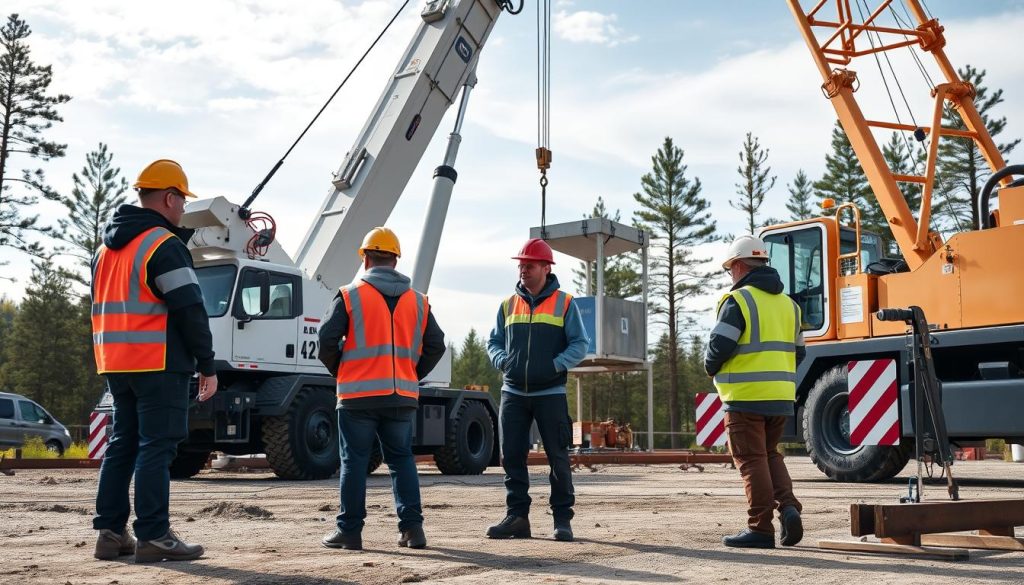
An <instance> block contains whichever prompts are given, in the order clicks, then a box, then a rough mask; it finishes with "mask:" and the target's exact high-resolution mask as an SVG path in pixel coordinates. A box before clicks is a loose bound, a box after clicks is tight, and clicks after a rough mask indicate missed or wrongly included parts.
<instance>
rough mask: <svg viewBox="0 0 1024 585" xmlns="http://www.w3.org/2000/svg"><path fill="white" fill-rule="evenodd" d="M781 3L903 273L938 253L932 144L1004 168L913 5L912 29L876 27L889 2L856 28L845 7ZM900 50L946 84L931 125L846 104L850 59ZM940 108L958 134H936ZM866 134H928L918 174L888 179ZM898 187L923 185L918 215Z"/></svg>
mask: <svg viewBox="0 0 1024 585" xmlns="http://www.w3.org/2000/svg"><path fill="white" fill-rule="evenodd" d="M787 1H788V2H789V8H790V10H791V11H792V12H793V16H794V18H795V19H796V22H797V26H798V27H799V28H800V32H801V34H803V37H804V40H805V41H806V42H807V47H808V48H809V49H810V50H811V56H812V57H813V59H814V62H815V64H816V65H817V67H818V71H819V73H821V76H822V80H823V81H824V83H823V84H822V90H823V92H824V93H825V96H826V97H827V98H828V99H829V100H830V101H831V102H832V105H833V106H834V107H835V109H836V114H837V115H838V116H839V122H840V124H842V126H843V130H845V131H846V135H847V137H848V138H849V140H850V144H851V145H852V146H853V150H854V152H856V153H857V158H858V159H860V164H861V166H862V167H863V168H864V174H865V175H866V176H867V179H868V183H869V184H870V185H871V189H872V191H873V192H874V194H875V198H876V199H878V204H879V206H880V207H881V208H882V211H883V212H884V213H885V217H886V220H887V221H888V222H889V229H890V230H891V231H892V234H893V237H894V238H895V240H896V243H897V244H898V245H899V247H900V250H901V251H902V253H903V256H904V258H905V259H906V261H907V264H908V265H909V266H910V269H911V270H914V269H916V268H917V267H918V266H920V265H921V264H923V263H924V262H925V260H927V259H928V258H929V257H930V256H931V255H932V254H934V253H935V251H936V250H938V249H939V248H941V246H942V240H941V237H940V236H939V235H938V234H937V233H935V232H933V231H930V229H929V224H930V220H931V197H932V192H933V186H934V182H935V168H936V161H937V159H938V140H939V139H941V138H943V137H953V138H956V139H965V138H970V139H972V140H974V141H975V142H976V143H977V144H978V148H979V149H980V150H981V152H982V153H983V155H984V157H985V160H986V161H988V164H989V166H990V167H991V169H992V171H993V172H995V171H997V170H999V169H1001V168H1003V167H1004V166H1005V165H1006V163H1005V162H1004V161H1003V158H1002V155H1001V154H1000V153H999V149H998V148H997V147H996V145H995V142H993V140H992V137H991V136H990V135H989V134H988V130H987V129H986V128H985V124H984V122H983V121H982V119H981V117H980V116H979V115H978V112H977V110H976V109H975V107H974V101H973V100H974V88H973V87H972V86H971V85H970V84H968V83H965V82H964V81H962V80H961V79H960V78H959V75H958V74H957V72H956V69H955V68H954V67H953V66H952V65H951V64H950V62H949V59H948V58H947V57H946V54H945V52H943V47H944V46H945V38H944V37H943V34H942V33H943V28H942V27H941V26H939V23H938V21H937V20H935V19H929V18H928V17H927V15H926V13H925V12H924V10H923V9H922V8H921V5H920V3H919V2H918V0H906V2H907V4H908V6H909V7H910V11H911V13H912V14H913V15H914V18H915V19H916V20H917V27H916V28H912V29H908V28H900V27H899V26H896V27H890V26H881V25H878V24H877V23H876V20H877V19H878V17H879V16H880V15H881V14H882V13H883V12H884V11H886V10H888V9H889V8H890V4H891V3H892V0H884V1H882V2H880V3H879V6H878V8H876V9H875V10H874V11H873V12H871V13H870V15H869V16H867V17H865V18H864V22H861V23H855V22H854V21H853V17H852V11H851V7H850V2H849V0H819V1H818V2H816V3H815V5H814V7H813V8H811V9H810V10H808V11H805V10H804V9H803V8H802V7H801V6H800V0H787ZM826 4H833V5H834V6H835V8H836V11H835V14H836V17H835V20H827V19H826V18H825V17H823V16H821V15H819V13H821V12H822V9H823V8H824V7H825V5H826ZM816 31H824V32H823V34H822V37H823V39H824V40H823V41H821V42H819V39H818V37H817V36H816ZM826 35H827V36H826ZM868 35H874V36H876V37H877V38H878V39H879V40H880V41H881V42H880V43H876V44H875V46H872V45H871V44H870V43H869V40H868V39H867V38H862V37H867V36H868ZM883 39H884V40H883ZM908 46H909V47H918V48H920V49H921V50H922V51H924V52H927V53H931V55H932V56H933V57H934V59H935V61H936V63H937V64H938V67H939V69H940V70H941V71H942V74H943V75H944V76H945V78H946V82H945V83H941V84H939V85H938V86H937V87H935V88H933V89H932V95H933V97H934V98H935V111H934V112H933V114H932V116H931V117H930V119H931V122H932V125H931V126H930V127H925V128H920V129H918V128H916V127H914V126H912V125H908V124H901V123H899V122H898V121H896V122H887V121H882V120H868V119H867V118H865V117H864V113H863V112H862V111H861V109H860V106H859V105H858V104H857V100H856V99H855V98H854V97H853V93H854V91H855V90H856V88H857V75H856V73H855V72H854V71H852V70H849V69H846V68H845V67H846V66H847V65H849V64H850V62H851V61H852V60H853V59H854V58H856V57H862V56H866V55H871V54H873V53H879V52H883V51H891V50H894V49H901V48H905V47H908ZM946 101H949V102H951V103H952V104H953V106H954V107H955V108H956V109H957V111H958V112H959V114H960V116H961V118H963V120H964V123H965V125H966V126H967V130H966V131H964V130H956V129H952V128H943V127H941V125H940V122H941V120H942V109H943V106H944V104H945V102H946ZM872 128H886V129H890V130H901V131H909V132H914V131H917V130H921V131H923V132H925V133H926V134H928V135H930V137H931V139H932V140H931V141H930V142H931V143H930V145H929V149H928V160H927V165H926V170H925V173H924V175H920V176H918V175H895V174H893V172H892V170H891V169H890V168H889V166H888V164H886V162H885V157H884V156H882V149H881V148H880V147H879V145H878V142H877V141H876V140H875V138H874V135H873V134H872V132H871V129H872ZM899 182H913V183H920V184H922V185H923V186H924V189H923V193H922V197H921V208H920V209H919V210H918V215H917V218H916V219H915V217H914V214H913V213H912V211H911V209H910V207H909V205H908V204H907V201H906V199H905V198H904V196H903V193H902V192H901V191H900V189H899V185H898V183H899ZM975 227H977V226H975Z"/></svg>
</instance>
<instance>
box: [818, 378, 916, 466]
mask: <svg viewBox="0 0 1024 585" xmlns="http://www.w3.org/2000/svg"><path fill="white" fill-rule="evenodd" d="M848 388H849V387H848V385H847V380H846V368H844V367H836V368H832V369H831V370H828V371H827V372H825V373H824V374H822V376H821V377H820V378H818V381H817V382H815V383H814V387H813V388H811V392H810V394H809V395H808V396H807V402H806V404H804V421H803V422H804V444H805V446H806V448H807V454H808V455H810V457H811V461H814V464H815V465H817V466H818V469H820V470H821V471H822V472H823V473H824V474H825V475H827V476H829V477H830V478H832V479H834V480H836V481H844V482H856V483H860V482H873V481H885V480H887V479H892V478H893V477H895V476H896V474H898V473H899V472H900V471H902V470H903V468H904V467H905V466H906V465H907V461H909V460H910V448H911V445H910V441H901V443H900V445H899V446H898V447H880V446H873V445H861V446H856V447H855V446H853V445H851V444H850V413H849V410H848V398H849V389H848Z"/></svg>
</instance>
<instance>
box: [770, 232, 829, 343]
mask: <svg viewBox="0 0 1024 585" xmlns="http://www.w3.org/2000/svg"><path fill="white" fill-rule="evenodd" d="M763 238H764V243H765V244H766V245H767V246H768V257H769V259H770V261H771V266H772V267H773V268H775V270H777V271H778V272H779V276H780V277H781V278H782V284H783V287H784V288H783V292H785V293H786V294H788V295H789V296H790V298H792V299H793V300H794V301H796V303H797V304H798V305H800V311H801V313H802V314H803V324H802V327H803V329H804V330H805V331H817V330H824V329H825V328H827V324H826V299H825V293H826V287H825V286H824V281H825V279H824V273H823V252H822V230H821V228H820V227H819V226H811V227H806V228H803V229H797V230H793V231H787V232H782V233H773V234H766V235H764V236H763Z"/></svg>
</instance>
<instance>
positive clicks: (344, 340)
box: [319, 227, 445, 550]
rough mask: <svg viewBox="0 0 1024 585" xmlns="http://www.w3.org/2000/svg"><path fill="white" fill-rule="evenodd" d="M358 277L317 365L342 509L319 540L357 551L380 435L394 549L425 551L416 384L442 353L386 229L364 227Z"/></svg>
mask: <svg viewBox="0 0 1024 585" xmlns="http://www.w3.org/2000/svg"><path fill="white" fill-rule="evenodd" d="M359 255H360V256H362V258H363V268H364V273H363V275H362V276H361V277H359V278H357V279H356V280H355V281H354V282H352V284H349V285H347V286H344V287H342V288H341V290H340V291H339V292H338V294H337V295H336V296H335V297H334V301H333V302H332V303H331V308H330V311H329V312H328V314H327V316H326V317H325V319H324V323H323V326H322V327H321V328H320V353H319V357H320V361H322V362H323V364H324V365H325V366H327V369H328V370H330V372H331V374H333V375H334V376H335V377H336V378H337V380H338V436H339V441H338V442H339V449H340V452H341V479H340V490H341V507H340V509H339V511H338V517H337V528H336V529H335V530H334V531H333V532H332V533H330V534H328V535H327V536H325V537H324V538H323V539H322V540H321V542H322V543H323V545H324V546H326V547H328V548H343V549H348V550H361V549H362V547H363V541H362V530H363V524H364V519H365V518H366V476H367V473H368V467H369V463H370V454H371V453H372V451H373V450H374V446H375V445H376V444H377V440H378V439H380V446H381V449H382V451H383V454H384V461H385V462H386V463H387V465H388V468H389V469H390V471H391V490H392V492H393V493H394V496H395V510H396V512H397V513H398V531H399V536H398V546H407V547H409V548H423V547H425V546H427V537H426V535H424V533H423V510H422V507H421V506H420V482H419V476H418V475H417V474H416V461H415V459H414V458H413V454H412V438H413V423H414V418H415V416H416V408H417V406H418V404H419V380H422V379H423V377H424V376H426V375H427V374H429V373H430V371H431V370H432V369H434V366H435V365H437V362H438V361H440V359H441V356H442V355H443V354H444V351H445V343H444V332H443V331H441V328H440V327H438V325H437V321H435V320H434V315H433V313H432V312H431V311H430V305H429V304H427V297H426V296H425V295H423V294H420V293H419V292H417V291H415V290H413V289H412V288H410V286H409V278H408V277H406V276H404V275H402V274H400V273H399V272H398V271H397V270H395V266H396V265H397V263H398V258H399V257H401V255H402V249H401V247H400V245H399V242H398V237H397V236H396V235H395V233H394V232H393V231H391V230H389V229H388V228H385V227H377V228H373V229H372V230H370V232H369V233H368V234H366V237H365V238H364V239H363V244H362V246H360V248H359Z"/></svg>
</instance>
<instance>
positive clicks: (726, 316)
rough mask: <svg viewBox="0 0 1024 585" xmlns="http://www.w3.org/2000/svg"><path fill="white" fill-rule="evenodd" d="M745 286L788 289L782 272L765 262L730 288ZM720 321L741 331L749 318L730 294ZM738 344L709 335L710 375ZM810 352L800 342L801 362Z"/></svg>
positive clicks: (775, 291)
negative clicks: (780, 274) (745, 317)
mask: <svg viewBox="0 0 1024 585" xmlns="http://www.w3.org/2000/svg"><path fill="white" fill-rule="evenodd" d="M745 286H753V287H756V288H759V289H761V290H763V291H764V292H766V293H770V294H773V295H777V294H779V293H781V292H782V291H783V290H785V287H783V285H782V279H781V278H779V273H778V272H776V270H775V269H774V268H772V267H770V266H762V267H760V268H755V269H754V270H751V271H750V273H748V274H747V275H746V276H744V277H743V278H742V279H740V281H739V282H737V283H736V284H735V285H734V286H733V287H732V288H731V289H729V290H737V289H741V288H743V287H745ZM718 323H726V324H728V325H732V326H733V327H735V328H736V329H738V330H739V331H743V330H744V329H746V327H747V321H746V319H744V318H743V313H742V312H741V311H740V306H739V305H738V304H737V303H736V301H735V300H734V299H732V298H728V299H726V300H725V302H724V303H722V308H721V309H719V311H718ZM736 347H737V343H736V341H735V340H733V339H730V338H728V337H725V336H723V335H717V334H715V333H712V334H711V337H710V338H709V339H708V347H707V351H706V353H705V354H704V370H705V371H706V372H707V374H708V375H709V376H714V375H715V374H717V373H718V370H721V369H722V366H723V365H725V362H726V361H728V359H729V358H731V357H732V354H734V353H736ZM806 353H807V351H806V349H805V348H804V346H803V345H802V344H797V348H796V361H797V363H800V360H801V359H803V357H804V354H806Z"/></svg>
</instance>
